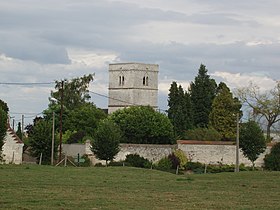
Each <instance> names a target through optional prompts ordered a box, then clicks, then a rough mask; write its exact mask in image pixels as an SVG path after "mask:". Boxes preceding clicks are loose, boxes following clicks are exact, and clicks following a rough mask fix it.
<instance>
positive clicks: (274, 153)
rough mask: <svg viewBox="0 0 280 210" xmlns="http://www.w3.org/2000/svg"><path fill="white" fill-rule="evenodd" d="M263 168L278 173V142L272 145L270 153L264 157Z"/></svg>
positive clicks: (279, 149)
mask: <svg viewBox="0 0 280 210" xmlns="http://www.w3.org/2000/svg"><path fill="white" fill-rule="evenodd" d="M264 168H265V169H267V170H272V171H280V142H278V143H276V144H275V145H273V147H272V148H271V151H270V153H269V154H267V155H266V156H265V158H264Z"/></svg>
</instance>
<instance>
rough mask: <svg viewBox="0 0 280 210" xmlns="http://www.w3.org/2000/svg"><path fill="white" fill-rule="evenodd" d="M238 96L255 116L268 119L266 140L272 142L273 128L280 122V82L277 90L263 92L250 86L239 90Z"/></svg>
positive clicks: (276, 87)
mask: <svg viewBox="0 0 280 210" xmlns="http://www.w3.org/2000/svg"><path fill="white" fill-rule="evenodd" d="M237 94H238V97H239V98H240V100H241V101H242V102H243V103H244V104H245V105H247V106H249V107H250V108H252V109H253V115H254V116H260V117H261V118H265V119H266V121H267V125H266V138H267V141H270V140H271V137H270V130H271V127H272V125H274V124H275V123H277V122H278V121H279V120H280V118H279V115H280V106H279V101H280V81H277V82H276V86H275V88H274V89H272V90H270V91H266V92H261V91H260V88H259V87H258V86H256V85H253V84H250V85H249V86H248V87H244V88H239V89H238V91H237Z"/></svg>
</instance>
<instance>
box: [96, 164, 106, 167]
mask: <svg viewBox="0 0 280 210" xmlns="http://www.w3.org/2000/svg"><path fill="white" fill-rule="evenodd" d="M94 166H95V167H104V165H102V163H96V164H95V165H94Z"/></svg>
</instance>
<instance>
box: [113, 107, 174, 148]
mask: <svg viewBox="0 0 280 210" xmlns="http://www.w3.org/2000/svg"><path fill="white" fill-rule="evenodd" d="M110 119H112V120H113V121H114V122H115V123H116V124H117V125H118V126H119V127H120V129H121V131H122V133H123V139H122V141H121V142H122V143H135V144H173V143H175V142H174V132H173V126H172V124H171V122H170V120H169V119H168V117H167V116H166V115H164V114H162V113H159V112H157V111H155V110H154V109H153V108H152V107H149V106H133V107H129V108H125V109H122V110H117V111H116V112H114V113H112V115H111V116H110Z"/></svg>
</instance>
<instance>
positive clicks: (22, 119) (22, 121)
mask: <svg viewBox="0 0 280 210" xmlns="http://www.w3.org/2000/svg"><path fill="white" fill-rule="evenodd" d="M21 133H22V136H21V138H23V136H24V115H21Z"/></svg>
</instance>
